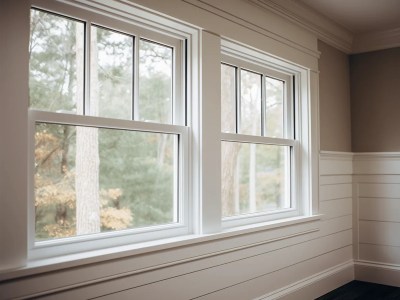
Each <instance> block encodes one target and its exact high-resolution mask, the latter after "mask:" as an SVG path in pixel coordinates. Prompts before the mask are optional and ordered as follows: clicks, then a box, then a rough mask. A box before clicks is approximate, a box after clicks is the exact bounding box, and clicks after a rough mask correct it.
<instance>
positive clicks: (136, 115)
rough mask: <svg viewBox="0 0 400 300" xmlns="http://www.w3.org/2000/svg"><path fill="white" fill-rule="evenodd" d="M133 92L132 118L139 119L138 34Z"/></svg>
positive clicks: (135, 48) (136, 37) (134, 60)
mask: <svg viewBox="0 0 400 300" xmlns="http://www.w3.org/2000/svg"><path fill="white" fill-rule="evenodd" d="M133 42H134V43H133V93H132V110H133V114H132V120H139V104H138V102H139V101H138V100H139V42H140V36H139V35H137V36H135V37H134V40H133Z"/></svg>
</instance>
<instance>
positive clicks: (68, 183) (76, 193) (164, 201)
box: [34, 123, 178, 241]
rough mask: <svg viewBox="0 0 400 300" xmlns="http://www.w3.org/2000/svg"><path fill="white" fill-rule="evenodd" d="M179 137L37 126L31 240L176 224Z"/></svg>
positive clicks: (71, 127)
mask: <svg viewBox="0 0 400 300" xmlns="http://www.w3.org/2000/svg"><path fill="white" fill-rule="evenodd" d="M176 161H177V136H176V135H174V134H161V133H151V132H140V131H128V130H115V129H103V128H93V127H83V126H71V125H58V124H49V123H37V124H36V133H35V177H34V191H35V214H36V240H37V241H40V240H47V239H53V238H62V237H72V236H76V235H84V234H92V233H99V232H106V231H115V230H122V229H128V228H139V227H144V226H151V225H162V224H170V223H173V222H178V217H177V216H178V212H177V207H178V205H177V193H176V191H177V186H176V184H177V183H176V180H175V178H176V176H178V173H177V172H178V171H177V165H176Z"/></svg>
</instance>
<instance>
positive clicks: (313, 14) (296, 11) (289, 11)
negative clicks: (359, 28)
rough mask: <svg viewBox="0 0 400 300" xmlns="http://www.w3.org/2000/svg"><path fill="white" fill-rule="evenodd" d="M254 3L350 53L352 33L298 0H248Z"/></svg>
mask: <svg viewBox="0 0 400 300" xmlns="http://www.w3.org/2000/svg"><path fill="white" fill-rule="evenodd" d="M248 1H250V2H253V3H254V4H255V5H257V6H259V7H262V8H264V9H267V10H270V11H272V12H274V13H276V14H278V15H280V16H283V17H284V18H286V19H288V20H289V21H291V22H293V23H295V24H296V25H299V26H301V27H303V28H305V29H307V30H308V31H310V32H312V33H314V34H315V35H316V36H317V37H318V38H319V39H320V40H322V41H324V42H326V43H328V44H330V45H331V46H334V47H335V48H337V49H339V50H341V51H343V52H345V53H351V50H352V43H353V38H354V36H353V34H352V33H351V32H350V31H349V30H347V29H346V28H344V27H342V26H340V25H338V24H336V23H335V22H333V21H331V20H329V19H328V18H326V17H324V16H323V15H321V14H320V13H318V12H317V11H315V10H313V9H311V8H310V7H308V6H306V5H304V4H301V3H300V2H298V1H288V0H248Z"/></svg>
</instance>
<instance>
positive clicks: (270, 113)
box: [264, 77, 284, 138]
mask: <svg viewBox="0 0 400 300" xmlns="http://www.w3.org/2000/svg"><path fill="white" fill-rule="evenodd" d="M265 94H266V95H265V98H266V100H265V134H264V135H265V136H269V137H278V138H283V137H284V101H283V100H284V82H283V81H281V80H277V79H274V78H270V77H265Z"/></svg>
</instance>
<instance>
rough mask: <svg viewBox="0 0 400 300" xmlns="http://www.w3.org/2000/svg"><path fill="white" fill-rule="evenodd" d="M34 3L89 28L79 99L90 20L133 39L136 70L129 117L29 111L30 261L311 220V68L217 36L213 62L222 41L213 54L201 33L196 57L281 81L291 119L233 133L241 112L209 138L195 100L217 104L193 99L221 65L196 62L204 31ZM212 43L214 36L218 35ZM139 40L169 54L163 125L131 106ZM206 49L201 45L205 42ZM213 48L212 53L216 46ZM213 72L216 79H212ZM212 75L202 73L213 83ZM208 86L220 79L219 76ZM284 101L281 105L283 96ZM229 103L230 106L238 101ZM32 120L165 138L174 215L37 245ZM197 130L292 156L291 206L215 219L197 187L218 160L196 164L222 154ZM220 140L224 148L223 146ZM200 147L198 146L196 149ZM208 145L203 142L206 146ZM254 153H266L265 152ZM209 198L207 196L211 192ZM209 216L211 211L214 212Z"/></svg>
mask: <svg viewBox="0 0 400 300" xmlns="http://www.w3.org/2000/svg"><path fill="white" fill-rule="evenodd" d="M34 3H36V1H34ZM37 3H39V4H38V5H35V8H36V7H37V8H38V9H43V10H44V11H49V12H52V13H56V14H60V16H61V17H65V18H71V20H74V21H76V22H82V23H84V24H86V25H85V40H86V43H85V44H86V47H85V50H84V51H85V53H84V55H85V61H84V71H83V77H84V86H85V89H84V93H83V97H84V99H90V96H91V85H92V83H91V77H90V72H91V71H90V70H91V66H90V57H91V56H92V55H91V51H90V34H91V27H90V26H91V24H92V26H94V27H96V29H101V30H109V31H112V32H115V33H116V34H121V35H124V36H128V37H132V38H133V47H134V49H135V52H134V53H135V54H134V55H133V57H132V60H133V62H134V66H133V68H132V78H133V83H132V95H131V98H132V99H133V101H132V102H131V103H130V106H129V107H128V108H127V109H124V110H122V112H121V113H122V114H124V113H127V111H128V113H127V115H128V116H130V118H129V117H123V116H121V115H108V112H107V113H106V114H105V115H104V114H103V115H100V116H99V115H96V114H93V113H91V107H90V101H84V102H83V103H84V105H83V108H82V110H83V111H84V113H80V114H71V112H65V111H64V112H62V111H61V112H53V111H46V110H44V109H34V108H31V109H30V110H29V114H28V115H29V125H30V129H29V130H30V132H29V136H30V140H29V143H30V164H29V167H30V183H29V184H30V186H29V191H30V195H29V205H30V207H29V218H30V220H29V246H30V250H29V258H30V259H40V258H45V257H53V256H57V255H63V254H70V253H79V252H81V253H84V252H85V251H89V250H94V249H102V248H109V247H113V246H120V245H128V244H131V245H132V244H137V243H139V244H138V246H137V247H146V245H148V244H147V243H143V244H140V243H141V242H146V241H156V240H161V241H159V243H160V244H162V243H164V241H162V239H165V238H169V237H179V236H184V235H186V237H182V239H189V241H190V240H191V239H192V238H193V240H194V241H193V242H195V241H196V238H198V237H199V236H198V235H195V234H202V233H223V234H226V232H228V234H229V232H230V230H227V231H226V230H225V229H228V228H232V227H238V226H241V225H249V224H250V225H252V226H250V227H251V228H253V227H254V228H257V227H258V226H259V225H260V222H266V221H271V220H281V219H282V220H283V219H285V218H289V217H294V216H308V215H310V214H311V205H310V204H311V190H310V189H311V176H310V174H311V170H310V168H311V136H310V132H309V124H310V114H311V112H310V108H309V103H310V102H309V91H308V84H309V82H308V76H309V70H307V69H305V68H302V67H300V66H297V65H294V64H292V63H289V62H286V61H284V60H281V59H279V58H276V57H272V56H269V55H268V54H266V53H264V52H260V51H258V50H255V49H253V48H250V47H246V46H243V45H241V44H239V43H236V42H231V41H228V40H224V39H221V46H222V57H221V59H220V60H219V59H218V57H217V56H218V54H219V53H220V51H221V48H220V45H219V40H218V43H216V42H213V43H211V45H212V47H211V48H212V49H211V50H210V49H209V48H208V47H207V46H209V44H207V43H209V42H210V41H207V39H204V36H203V39H202V41H201V42H202V44H203V47H204V48H203V51H204V49H206V51H210V52H209V53H217V55H215V57H216V58H217V59H216V60H218V61H222V62H223V63H225V64H226V65H228V66H233V67H234V68H237V69H242V70H244V71H246V72H248V73H250V74H256V75H257V76H264V77H261V78H264V79H266V78H272V79H274V80H278V81H280V82H285V83H287V84H285V87H286V88H285V95H286V96H287V95H289V94H290V95H291V102H290V103H287V104H286V110H285V116H290V118H289V117H287V119H286V122H285V123H284V125H285V126H284V127H282V128H283V130H282V132H283V133H282V136H279V137H277V136H268V135H266V134H265V132H266V131H267V129H268V124H267V123H266V122H265V121H262V122H264V123H262V125H261V127H260V129H259V130H260V134H259V135H252V134H245V132H240V128H239V127H240V126H238V125H239V124H240V123H238V122H237V121H236V119H240V115H238V117H237V118H236V117H235V123H234V126H233V129H232V130H231V131H229V130H228V132H222V133H220V132H219V130H215V132H214V131H213V132H212V133H209V132H207V131H208V130H204V128H209V127H207V125H205V123H206V122H208V120H207V116H209V115H210V112H209V110H205V111H206V112H207V116H205V114H204V115H200V109H201V108H202V105H203V104H202V103H201V102H207V101H208V102H207V105H206V106H207V107H208V108H214V107H215V102H216V101H214V103H212V105H210V100H209V99H208V98H209V97H205V98H207V99H200V94H201V91H200V90H201V89H202V87H201V86H205V87H209V86H210V85H211V86H213V85H212V84H211V82H209V81H208V79H207V78H206V77H208V76H207V72H208V75H211V73H215V74H216V73H217V72H210V69H212V70H214V71H217V70H218V68H219V67H220V66H219V65H218V63H216V64H215V65H216V68H213V67H211V68H210V66H209V65H207V64H209V60H208V61H207V60H204V61H202V60H201V57H202V55H203V54H204V53H199V52H197V51H199V49H200V47H199V46H200V45H199V44H200V42H199V41H200V40H196V39H197V38H198V35H197V34H203V33H199V32H200V30H198V29H193V28H191V29H190V30H189V29H188V31H185V30H186V27H185V26H184V25H182V24H181V25H179V26H177V27H175V24H173V25H171V22H172V21H171V20H168V21H166V22H165V24H166V25H165V24H164V21H165V20H160V17H159V16H157V17H154V16H151V13H149V12H144V11H143V12H142V11H140V13H138V14H137V15H138V16H136V17H135V18H134V20H133V21H132V20H129V21H128V22H126V20H125V19H124V20H123V21H122V19H123V18H120V17H118V16H117V17H115V18H112V19H111V18H108V17H105V16H103V15H101V14H96V13H93V12H91V11H90V9H89V10H84V9H83V10H82V9H80V8H76V7H72V6H69V5H63V4H60V3H55V2H44V1H38V2H37ZM149 16H150V17H149ZM153 17H154V19H155V20H156V21H155V22H151V20H152V18H153ZM146 18H147V19H146ZM160 24H163V25H160ZM189 32H190V33H189ZM192 34H193V36H194V38H193V40H191V37H192ZM212 39H215V37H213V38H212ZM218 39H219V37H218ZM140 41H146V42H147V41H151V42H154V43H155V44H156V45H162V46H167V47H169V48H170V49H173V63H172V68H173V69H172V73H173V79H172V81H173V83H172V87H171V90H172V93H173V106H172V107H173V108H172V111H171V114H172V116H171V117H170V119H169V120H167V121H166V122H160V121H159V119H152V118H146V117H144V118H141V114H140V107H139V108H138V107H136V106H137V105H139V106H140V99H141V98H140V93H141V92H140V86H139V83H140V68H139V67H138V66H137V65H135V61H136V62H137V61H138V56H140V53H139V52H140V51H137V50H138V49H139V48H138V46H139V44H140ZM204 44H206V45H205V46H204ZM217 44H218V45H217ZM216 45H217V47H215V46H216ZM209 53H207V54H209ZM213 57H214V56H213ZM205 65H207V67H206V68H204V66H205ZM201 68H203V69H202V70H203V71H204V70H205V69H206V72H205V73H204V74H205V75H204V77H201V78H199V74H200V72H199V70H200V69H201ZM235 72H236V71H235ZM215 74H213V76H214V75H215ZM213 76H209V77H211V78H213ZM202 81H203V82H202ZM213 81H215V82H217V80H213ZM263 81H264V80H263ZM264 84H265V83H261V84H260V85H261V86H262V90H261V94H262V97H264V93H265V90H263V89H265V87H263V86H264ZM288 86H290V88H287V87H288ZM203 89H204V87H203ZM209 90H213V89H209ZM235 90H236V89H235ZM188 95H189V97H188ZM216 96H218V95H216ZM190 97H192V99H190ZM196 97H198V98H199V99H197V98H196ZM203 97H204V90H203ZM211 98H212V97H211ZM285 99H288V97H286V98H285ZM234 103H235V105H236V103H237V99H236V98H235V100H234ZM261 105H264V106H265V103H264V102H262V104H261ZM203 108H204V106H203ZM264 109H265V107H261V108H260V119H261V114H264V113H265V112H264ZM138 112H139V113H138ZM218 114H219V112H218ZM235 114H236V109H235ZM214 116H215V114H214ZM217 118H218V117H213V118H212V121H217V122H218V124H220V123H221V120H218V119H217ZM262 120H263V119H262ZM291 121H293V124H291V123H290V122H291ZM210 123H213V122H210ZM37 124H39V125H40V124H50V125H51V126H58V125H63V126H69V127H74V128H76V127H84V128H98V129H99V130H100V131H109V132H118V133H121V134H122V132H128V133H129V132H131V133H146V134H155V135H167V136H172V137H173V139H174V140H175V142H174V146H173V147H171V148H174V150H173V152H174V153H175V155H174V157H175V162H174V164H173V165H174V166H175V168H176V170H177V172H176V174H177V175H176V176H173V177H174V180H175V181H177V182H176V183H174V187H176V189H175V188H174V190H175V195H176V196H177V197H178V199H179V200H178V201H175V200H174V204H176V207H175V209H174V211H175V212H176V214H173V216H172V220H173V222H170V223H164V224H158V225H157V226H153V225H152V224H150V225H148V226H142V227H135V228H128V229H124V230H114V231H105V232H101V233H99V234H94V235H78V236H71V237H67V238H62V239H54V240H46V241H41V242H38V241H35V225H34V224H35V207H34V200H33V199H35V193H34V191H35V186H34V185H35V182H34V180H33V178H34V177H35V167H34V164H35V155H34V148H35V133H36V129H35V128H36V127H37V126H38V125H37ZM214 125H215V124H211V127H214V128H215V126H214ZM237 132H239V133H237ZM202 134H204V136H206V140H212V139H214V137H216V138H215V141H216V143H217V145H218V147H219V146H221V144H222V143H241V144H244V145H246V146H250V145H255V146H256V147H261V148H265V147H269V146H270V145H273V146H275V145H279V146H282V147H285V148H289V149H290V150H289V151H284V152H285V154H284V156H288V157H290V163H289V164H288V163H287V164H286V166H289V167H286V168H285V169H289V172H287V173H288V174H289V173H290V175H289V177H290V178H289V180H288V182H289V186H288V187H287V189H286V190H288V191H289V193H290V198H286V197H285V201H286V202H285V203H289V205H290V207H287V206H288V205H287V204H286V205H285V209H281V210H279V211H265V210H263V211H260V212H256V213H247V212H246V213H244V214H239V215H232V216H229V217H225V218H221V215H220V214H219V208H221V206H222V204H221V203H217V204H215V203H212V204H210V203H211V202H218V201H211V200H213V198H212V197H204V196H203V195H204V191H207V190H209V186H206V185H203V182H204V181H203V182H202V180H201V178H202V177H210V178H214V179H215V174H217V173H220V172H221V169H220V168H219V167H218V164H213V166H212V168H208V169H207V170H206V171H204V169H203V168H202V167H203V165H202V164H203V163H204V161H209V159H210V155H219V153H220V151H218V150H219V148H218V147H216V145H215V144H214V143H211V144H208V145H207V149H206V151H203V150H204V148H203V145H202V144H201V143H202V141H201V139H202V137H201V135H202ZM220 136H221V141H222V143H221V141H220ZM210 137H211V138H210ZM203 140H204V139H203ZM199 141H200V143H199V144H197V142H199ZM208 142H209V141H207V142H206V143H208ZM256 151H257V150H256ZM261 152H265V150H264V151H261ZM286 161H288V159H286ZM211 169H212V170H211ZM214 173H215V174H214ZM210 175H212V176H210ZM218 188H219V187H218ZM117 194H118V191H117ZM206 194H207V193H206ZM214 194H215V195H216V194H217V193H213V196H214ZM207 195H208V196H210V193H208V194H207ZM202 197H203V198H202ZM205 198H207V199H205ZM215 198H220V197H219V195H218V196H215ZM174 199H176V198H174ZM288 199H289V200H288ZM222 209H223V208H222ZM216 211H217V213H215V212H216ZM266 224H267V225H268V223H263V226H265V225H266ZM253 225H254V226H253ZM205 228H206V229H205ZM263 228H265V227H263ZM238 230H240V228H238ZM192 234H193V235H192ZM176 240H177V239H175V241H176ZM188 243H190V242H188ZM135 247H136V246H135ZM117 251H118V250H117Z"/></svg>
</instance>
